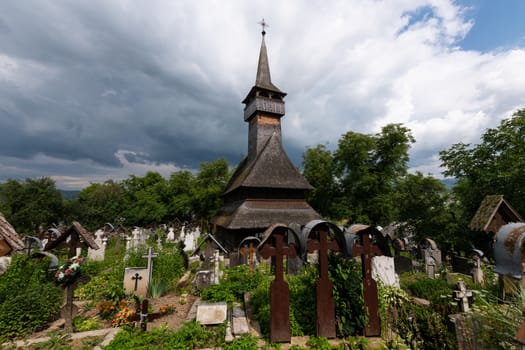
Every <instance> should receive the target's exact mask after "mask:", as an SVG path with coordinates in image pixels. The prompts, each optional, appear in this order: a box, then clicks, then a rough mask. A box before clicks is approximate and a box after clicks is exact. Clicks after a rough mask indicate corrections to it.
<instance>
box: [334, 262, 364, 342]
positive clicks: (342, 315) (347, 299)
mask: <svg viewBox="0 0 525 350" xmlns="http://www.w3.org/2000/svg"><path fill="white" fill-rule="evenodd" d="M328 262H329V270H328V272H329V274H330V280H331V281H332V283H333V285H334V302H335V305H336V307H335V317H336V326H337V334H338V336H340V337H348V336H352V335H358V334H362V332H363V329H364V326H365V324H366V322H367V319H368V318H367V315H366V314H365V312H364V310H365V306H364V299H363V284H362V282H361V281H362V271H361V263H358V262H357V261H352V260H349V259H346V258H344V257H343V256H342V255H340V254H330V255H329V261H328Z"/></svg>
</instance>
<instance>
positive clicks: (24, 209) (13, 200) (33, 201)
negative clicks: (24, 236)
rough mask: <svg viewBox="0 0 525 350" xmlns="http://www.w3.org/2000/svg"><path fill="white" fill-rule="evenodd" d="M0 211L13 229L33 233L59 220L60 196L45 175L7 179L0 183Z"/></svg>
mask: <svg viewBox="0 0 525 350" xmlns="http://www.w3.org/2000/svg"><path fill="white" fill-rule="evenodd" d="M0 212H2V213H3V214H4V216H5V218H6V219H7V220H8V221H9V222H10V223H11V225H13V227H14V228H15V230H16V231H17V232H31V233H32V232H34V231H37V230H38V228H39V226H40V225H42V226H43V227H46V228H47V227H49V226H50V225H51V224H52V223H57V222H59V221H60V219H62V216H63V215H62V214H63V207H62V196H61V194H60V191H59V190H57V189H56V187H55V182H54V181H53V180H52V179H50V178H48V177H42V178H39V179H26V180H25V181H18V180H7V181H6V182H5V183H3V184H0Z"/></svg>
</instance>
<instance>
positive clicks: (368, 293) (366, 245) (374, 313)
mask: <svg viewBox="0 0 525 350" xmlns="http://www.w3.org/2000/svg"><path fill="white" fill-rule="evenodd" d="M368 231H369V230H368V229H362V230H360V231H358V232H357V235H358V236H359V237H360V242H361V245H359V244H354V246H353V247H352V255H353V256H354V257H355V256H358V255H360V256H361V264H362V270H363V298H364V300H365V305H366V308H367V310H368V324H367V325H366V326H365V335H366V336H367V337H377V336H380V335H381V322H380V320H379V303H378V296H377V283H376V281H375V280H374V279H373V278H372V254H375V255H381V250H380V249H379V248H378V247H377V246H374V245H372V244H371V243H370V236H369V233H368Z"/></svg>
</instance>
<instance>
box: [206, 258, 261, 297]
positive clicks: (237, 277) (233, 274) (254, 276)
mask: <svg viewBox="0 0 525 350" xmlns="http://www.w3.org/2000/svg"><path fill="white" fill-rule="evenodd" d="M267 276H268V275H267V274H266V273H265V272H264V271H262V270H257V271H255V272H254V271H251V270H250V268H249V267H248V266H246V265H240V266H235V267H231V268H229V269H226V270H225V275H224V278H223V279H222V281H221V283H220V284H217V285H212V286H210V287H208V288H205V289H203V290H201V291H200V294H201V298H202V299H203V300H207V301H214V302H217V301H227V302H233V301H235V300H237V301H240V302H242V301H243V297H244V293H246V292H249V291H252V290H254V289H255V288H256V287H257V286H258V285H259V284H260V283H261V282H262V281H263V280H264V279H267V278H268V277H267Z"/></svg>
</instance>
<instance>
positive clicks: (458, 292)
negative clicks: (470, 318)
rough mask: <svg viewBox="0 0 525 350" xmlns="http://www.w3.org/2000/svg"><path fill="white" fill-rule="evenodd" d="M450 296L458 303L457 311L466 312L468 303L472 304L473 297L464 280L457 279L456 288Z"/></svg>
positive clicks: (468, 306) (468, 308)
mask: <svg viewBox="0 0 525 350" xmlns="http://www.w3.org/2000/svg"><path fill="white" fill-rule="evenodd" d="M452 297H453V298H454V300H455V301H456V302H457V303H458V307H459V311H461V312H468V311H469V310H470V305H471V304H472V302H473V300H474V297H473V295H472V291H471V290H470V289H467V285H466V284H465V282H464V281H459V282H458V283H457V284H456V288H455V289H454V291H453V292H452Z"/></svg>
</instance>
